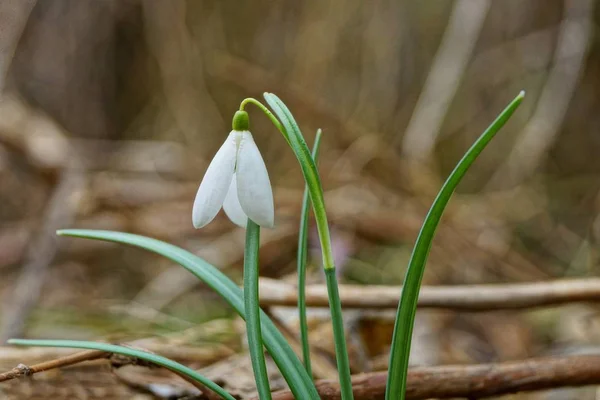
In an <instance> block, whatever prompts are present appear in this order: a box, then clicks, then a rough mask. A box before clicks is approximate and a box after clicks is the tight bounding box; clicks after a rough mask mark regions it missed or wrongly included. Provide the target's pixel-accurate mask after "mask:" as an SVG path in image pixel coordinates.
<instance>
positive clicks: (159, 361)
mask: <svg viewBox="0 0 600 400" xmlns="http://www.w3.org/2000/svg"><path fill="white" fill-rule="evenodd" d="M8 343H9V344H16V345H18V346H39V347H67V348H74V349H89V350H100V351H105V352H107V353H115V354H121V355H124V356H128V357H135V358H139V359H140V360H144V361H148V362H151V363H152V364H156V365H160V366H161V367H164V368H166V369H169V370H171V371H176V372H178V373H180V374H182V375H185V376H187V377H189V378H191V379H193V380H195V381H197V382H200V383H201V384H203V385H204V386H206V387H207V388H209V389H211V390H212V391H213V392H215V393H217V394H218V395H219V396H221V397H222V398H223V399H227V400H235V397H233V396H232V395H230V394H229V393H227V392H226V391H225V390H224V389H223V388H222V387H221V386H219V385H217V384H216V383H214V382H213V381H211V380H210V379H208V378H207V377H205V376H204V375H202V374H199V373H198V372H196V371H194V370H193V369H191V368H189V367H186V366H185V365H182V364H179V363H178V362H176V361H173V360H170V359H168V358H166V357H163V356H159V355H158V354H153V353H148V352H147V351H143V350H138V349H133V348H131V347H126V346H118V345H114V344H108V343H97V342H86V341H80V340H28V339H9V340H8Z"/></svg>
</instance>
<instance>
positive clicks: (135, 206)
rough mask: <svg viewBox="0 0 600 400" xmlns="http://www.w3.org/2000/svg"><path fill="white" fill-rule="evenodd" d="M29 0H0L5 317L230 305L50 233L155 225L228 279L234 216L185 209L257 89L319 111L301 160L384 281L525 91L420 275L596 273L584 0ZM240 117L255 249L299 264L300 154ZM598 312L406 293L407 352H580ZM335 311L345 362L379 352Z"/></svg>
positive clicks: (593, 84)
mask: <svg viewBox="0 0 600 400" xmlns="http://www.w3.org/2000/svg"><path fill="white" fill-rule="evenodd" d="M19 4H20V5H19ZM15 7H16V9H17V12H16V14H6V10H15ZM19 7H21V8H23V9H22V10H19ZM26 7H27V5H26V2H22V3H18V2H14V1H10V0H2V1H1V2H0V20H1V19H2V16H3V15H9V17H10V18H9V20H10V21H12V22H13V23H12V24H6V25H3V26H6V27H7V28H6V29H4V28H3V30H2V32H1V35H0V40H4V43H0V55H2V57H3V58H2V60H0V61H2V63H4V64H5V65H8V62H7V59H8V60H10V56H6V54H10V53H11V52H14V58H13V59H12V63H11V65H10V68H9V69H8V71H6V70H4V71H0V72H1V73H3V74H4V73H6V84H5V87H6V90H5V92H4V94H3V97H2V101H1V103H0V205H1V206H0V270H1V272H2V275H3V277H4V279H2V281H1V282H0V290H1V293H2V295H3V296H4V297H3V298H4V302H3V304H4V312H3V314H2V316H3V318H2V320H1V321H2V326H3V331H2V332H3V334H4V335H8V334H10V335H14V334H27V335H29V336H44V337H50V336H51V337H69V338H99V337H105V338H106V337H108V338H113V339H131V338H139V337H140V336H144V335H160V334H163V333H165V332H170V331H173V330H175V331H176V330H181V329H183V328H186V327H189V326H190V325H193V324H196V323H199V322H202V321H207V320H211V319H213V318H216V317H221V316H227V315H229V311H228V310H227V309H226V308H224V307H223V306H222V305H221V304H220V303H219V302H218V300H217V299H216V297H215V296H214V295H213V294H211V293H209V292H208V291H206V290H203V289H202V288H201V285H198V284H196V283H195V282H193V281H191V280H190V279H189V276H188V274H187V273H186V272H183V271H180V270H179V269H178V268H177V267H174V266H173V265H171V264H170V263H167V262H164V261H163V260H160V259H157V258H156V257H152V256H149V255H148V254H145V253H142V252H141V251H137V250H131V249H126V248H122V247H118V246H114V245H109V244H102V243H90V242H85V241H78V240H67V239H61V240H56V239H55V238H54V234H53V231H54V229H56V228H59V227H87V228H102V229H115V230H123V231H128V232H135V233H141V234H144V235H148V236H153V237H158V238H161V239H165V240H168V241H170V242H172V243H175V244H178V245H182V246H184V247H185V248H187V249H191V250H193V251H195V252H197V253H198V254H200V255H201V256H203V257H204V258H206V259H207V260H208V261H210V262H212V263H213V264H215V265H217V266H219V267H222V268H223V269H226V270H227V271H228V273H231V275H232V276H234V277H239V274H240V270H239V269H240V265H241V258H242V250H243V249H242V246H243V232H241V231H239V230H237V229H234V228H233V226H232V224H230V223H229V222H228V221H227V220H226V218H224V217H223V216H219V217H218V218H217V220H216V221H215V222H214V223H212V224H211V225H209V227H207V228H206V229H203V230H201V231H195V230H193V228H192V226H191V221H190V219H191V218H190V212H191V204H192V199H193V196H194V193H195V190H196V187H197V184H198V183H199V181H200V179H201V177H202V175H203V173H204V170H205V168H206V166H207V163H208V162H209V160H210V157H211V155H212V154H213V153H214V151H215V150H216V149H217V148H218V146H219V145H220V144H221V142H222V140H223V138H224V137H225V135H226V134H227V132H228V128H229V119H230V116H231V115H232V113H233V111H234V110H235V109H236V107H237V106H238V104H239V101H240V100H241V99H243V98H244V97H247V96H253V97H256V98H260V96H261V93H262V92H264V91H271V92H274V93H277V94H278V95H279V96H280V97H281V98H282V99H283V100H284V101H286V103H287V104H288V105H289V106H290V108H291V110H292V111H293V112H294V114H295V116H296V118H297V120H298V121H299V123H300V125H301V127H302V129H303V131H304V133H305V135H306V136H307V137H308V139H309V141H310V140H311V139H312V138H313V135H314V132H315V131H316V129H317V128H322V129H323V131H324V143H323V146H322V153H321V154H322V156H321V160H322V161H321V162H320V168H321V172H322V175H323V179H324V185H325V189H326V191H327V193H326V196H327V204H328V207H329V213H330V214H331V217H332V225H333V232H334V235H335V236H334V239H335V247H336V254H337V256H338V265H339V267H340V268H341V269H342V273H343V276H344V279H345V280H346V281H348V282H359V283H364V284H391V283H400V282H401V280H402V277H403V273H404V268H405V264H406V261H407V259H408V256H409V253H410V248H411V246H412V243H413V241H414V238H415V236H416V233H417V230H418V227H419V224H420V222H421V221H422V219H423V217H424V215H425V213H426V211H427V208H428V206H429V204H430V202H431V200H432V199H433V196H434V195H435V192H436V191H437V189H438V188H439V185H440V184H441V182H442V181H443V179H444V177H445V176H446V175H447V174H448V172H449V171H450V169H451V168H452V167H453V165H454V163H455V162H456V161H457V160H458V158H459V157H460V155H461V154H462V153H463V152H464V151H465V150H466V148H467V147H468V146H469V145H470V144H471V142H472V141H473V140H474V139H475V138H476V137H477V135H479V133H480V132H481V131H482V130H483V129H484V128H485V126H487V124H488V123H489V122H490V121H491V120H492V119H493V118H494V116H495V115H496V114H497V113H498V112H499V110H500V109H501V108H502V107H503V106H504V105H505V104H506V103H507V102H508V101H509V100H510V99H511V98H512V97H513V96H514V95H516V94H517V93H518V91H519V90H521V89H525V90H526V91H527V100H526V102H525V103H524V105H523V106H522V107H521V109H520V110H519V112H518V113H517V114H516V115H515V117H514V118H513V119H512V120H511V121H510V122H509V124H508V125H507V126H506V127H505V129H504V130H503V131H502V132H501V134H500V135H499V136H498V138H496V139H495V140H494V143H493V144H492V145H491V148H490V149H488V150H487V151H486V152H485V153H484V154H483V155H482V156H481V158H480V160H478V161H477V164H476V166H475V167H474V168H473V170H472V171H470V172H469V174H468V176H467V177H466V178H465V181H464V183H463V184H462V185H461V187H460V189H459V192H458V193H457V194H456V196H455V198H454V199H453V201H452V203H451V205H450V207H449V209H448V212H447V215H446V217H445V219H444V221H443V226H442V227H441V228H440V230H439V233H438V236H437V238H436V241H435V243H434V247H433V250H432V257H431V260H430V263H429V266H428V270H427V271H426V277H425V282H426V283H428V284H438V283H439V284H442V283H444V284H453V283H456V284H458V283H461V284H464V283H483V282H520V281H536V280H546V279H552V278H559V277H575V276H582V277H584V276H591V275H594V274H596V273H597V271H598V266H599V254H598V239H599V238H600V218H599V217H598V216H599V213H600V192H599V189H600V179H598V174H599V173H600V158H599V157H598V156H597V154H598V152H599V150H600V140H599V136H598V127H599V126H600V116H599V115H598V113H597V111H596V110H597V109H598V106H599V104H598V101H599V93H600V83H599V82H598V77H599V76H600V75H599V71H600V58H599V55H600V48H599V46H598V40H597V33H596V32H597V30H596V26H597V23H598V17H597V15H598V11H597V9H598V7H597V2H595V1H592V0H565V1H559V0H552V1H548V0H530V1H527V2H523V1H517V0H507V1H491V0H456V1H452V2H451V1H448V2H433V1H431V2H410V1H390V0H387V1H373V2H360V1H353V0H348V1H330V2H320V1H304V2H289V1H277V2H275V1H264V0H261V1H253V2H247V3H243V4H239V2H237V1H232V0H223V1H203V2H197V1H183V0H173V1H152V0H128V1H123V0H121V1H116V0H115V1H93V0H84V1H80V0H40V1H37V4H35V6H34V7H33V10H32V11H31V14H30V15H29V19H28V20H27V19H26V18H25V17H26V15H27V10H26V9H25V8H26ZM19 12H20V13H21V14H19ZM11 15H12V16H11ZM14 15H17V17H14ZM19 15H20V16H21V17H18V16H19ZM23 16H25V17H23ZM19 18H20V19H19ZM19 21H21V24H19ZM25 22H26V24H25ZM21 26H24V29H23V32H22V35H20V32H21V29H20V28H19V27H21ZM11 29H12V30H11ZM7 32H8V33H7ZM19 35H20V40H18V43H17V42H16V38H19ZM5 49H8V50H5ZM10 49H13V50H10ZM15 49H16V50H15ZM7 57H8V58H7ZM2 63H0V66H2ZM251 117H252V121H251V122H252V130H253V134H254V136H255V138H256V140H257V142H258V144H259V146H260V147H261V150H262V152H263V156H264V157H265V160H266V163H267V165H268V169H269V172H270V175H271V179H272V182H273V183H274V186H275V200H276V207H277V210H276V218H277V227H276V229H274V230H273V231H270V232H265V234H264V250H263V252H262V253H261V259H262V266H261V268H262V271H263V274H264V275H265V276H270V277H277V278H284V277H285V276H286V275H288V274H290V273H291V272H293V270H294V260H295V255H294V253H295V242H296V228H297V221H298V210H299V206H300V198H301V191H302V189H303V186H302V181H301V175H300V173H299V171H298V169H297V167H296V165H295V160H294V159H293V157H292V154H291V152H289V151H288V150H287V149H286V146H285V142H284V141H283V140H279V138H276V139H275V140H271V138H274V137H276V136H277V134H276V132H275V130H274V129H273V128H272V127H271V126H269V123H268V121H267V120H266V119H265V118H263V117H262V116H261V115H260V114H259V113H257V112H253V113H252V114H251ZM313 243H316V241H315V240H313ZM318 260H319V257H313V261H314V263H315V264H318ZM316 267H318V265H315V268H314V274H313V278H312V279H313V280H314V281H320V275H319V272H318V268H316ZM287 279H289V277H288V278H287ZM15 304H20V305H21V306H19V307H20V308H18V309H17V311H18V312H17V313H14V312H13V313H12V314H14V315H12V316H11V311H14V310H15V307H16V306H15ZM134 305H139V307H138V308H136V307H134ZM144 307H148V308H144ZM124 310H125V311H124ZM136 310H137V311H140V310H141V311H140V312H136ZM142 311H143V312H142ZM30 312H31V314H30ZM597 315H598V307H597V306H596V305H586V306H584V305H574V306H571V307H561V308H556V309H550V310H543V311H532V312H506V311H499V312H490V313H486V314H476V315H473V314H468V313H455V312H448V311H444V312H438V311H427V312H421V313H420V314H419V319H418V329H417V330H418V339H417V341H416V342H415V345H414V362H415V363H416V364H442V363H459V362H465V363H476V362H484V361H496V360H514V359H521V358H525V357H529V356H534V355H541V354H549V353H551V354H556V353H569V352H581V351H597V350H598V348H597V343H598V342H599V339H600V336H599V335H598V318H597ZM348 318H349V320H351V321H352V324H351V325H352V326H351V328H352V329H351V331H352V332H353V333H352V338H353V339H356V341H357V342H358V344H356V343H355V345H354V346H353V347H354V348H355V349H357V350H356V351H357V354H356V355H355V357H354V358H355V359H354V369H355V371H356V372H358V371H360V370H369V369H382V368H385V362H386V360H385V353H386V351H387V348H386V346H387V343H388V342H389V339H388V338H387V336H388V335H389V327H388V325H389V320H388V319H386V318H384V317H381V316H379V317H377V318H376V321H379V322H378V324H375V323H374V322H373V317H372V316H370V315H368V314H365V315H363V314H360V313H359V314H358V315H354V314H353V315H351V316H349V317H348ZM382 318H383V319H382ZM175 319H176V320H177V321H178V322H174V321H175ZM24 324H26V325H24ZM378 325H382V326H383V328H382V329H377V326H378ZM315 335H323V337H327V335H328V333H327V329H326V328H318V327H317V328H315ZM361 341H362V342H365V343H368V346H365V345H364V344H362V345H361V344H360V342H361ZM361 351H362V352H364V353H365V354H362V356H361ZM361 357H362V358H361ZM361 360H362V361H361ZM365 360H366V361H365ZM10 367H12V365H10ZM588 392H589V394H586V395H589V396H591V397H590V398H594V395H593V392H594V390H593V389H591V390H590V391H588ZM586 393H587V392H586ZM544 396H546V395H544ZM547 396H552V394H548V395H547ZM558 396H559V397H557V398H578V399H582V398H585V395H584V394H582V393H581V392H579V393H577V394H564V393H562V394H559V395H558ZM565 396H567V397H565ZM568 396H571V397H568ZM513 397H514V398H523V399H529V398H552V397H543V396H542V397H540V396H538V395H536V396H532V395H528V396H525V395H523V396H513ZM513 397H511V398H513Z"/></svg>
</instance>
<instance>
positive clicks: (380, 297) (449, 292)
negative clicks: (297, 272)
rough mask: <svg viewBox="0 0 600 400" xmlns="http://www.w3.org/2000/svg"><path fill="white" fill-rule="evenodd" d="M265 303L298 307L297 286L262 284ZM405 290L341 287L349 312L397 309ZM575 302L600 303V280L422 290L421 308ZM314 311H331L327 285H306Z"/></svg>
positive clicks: (486, 308) (264, 281) (264, 280)
mask: <svg viewBox="0 0 600 400" xmlns="http://www.w3.org/2000/svg"><path fill="white" fill-rule="evenodd" d="M260 286H261V287H260V293H261V299H260V302H261V305H262V306H263V307H266V306H290V307H295V306H296V305H297V291H296V289H295V287H294V286H293V285H291V284H288V283H285V282H281V281H277V280H274V279H268V278H261V280H260ZM401 291H402V287H401V286H379V285H377V286H360V285H340V299H341V302H342V306H343V307H345V308H374V309H381V308H396V307H397V306H398V299H399V298H400V292H401ZM574 302H600V278H586V279H564V280H562V279H561V280H555V281H549V282H535V283H516V284H486V285H454V286H422V287H421V292H420V295H419V303H418V306H419V307H422V308H443V309H453V310H463V311H489V310H506V309H525V308H534V307H543V306H553V305H558V304H566V303H574ZM306 304H307V306H309V307H328V306H329V303H328V297H327V289H326V287H325V286H324V285H308V286H307V287H306Z"/></svg>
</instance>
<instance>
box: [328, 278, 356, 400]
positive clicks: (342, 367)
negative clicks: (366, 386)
mask: <svg viewBox="0 0 600 400" xmlns="http://www.w3.org/2000/svg"><path fill="white" fill-rule="evenodd" d="M325 279H326V281H327V294H328V295H329V310H330V312H331V323H332V324H333V340H334V343H335V354H336V355H337V357H336V359H337V367H338V373H339V376H340V389H341V394H342V399H353V398H354V395H353V393H352V379H351V375H350V361H349V360H348V349H347V348H346V336H345V333H344V322H343V320H342V303H341V302H340V294H339V291H338V283H337V276H336V273H335V268H329V269H326V270H325ZM342 354H345V355H346V357H340V355H342Z"/></svg>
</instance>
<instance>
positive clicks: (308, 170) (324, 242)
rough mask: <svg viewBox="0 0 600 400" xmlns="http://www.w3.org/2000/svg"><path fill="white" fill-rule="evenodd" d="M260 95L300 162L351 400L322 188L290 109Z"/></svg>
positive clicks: (345, 394) (345, 396)
mask: <svg viewBox="0 0 600 400" xmlns="http://www.w3.org/2000/svg"><path fill="white" fill-rule="evenodd" d="M263 96H264V98H265V100H266V102H267V103H268V104H269V106H270V107H271V109H272V110H273V113H274V114H275V115H276V116H277V118H279V121H280V122H281V125H282V126H283V130H281V129H280V130H281V132H282V134H283V136H284V137H287V140H288V143H289V145H290V147H291V148H292V150H293V152H294V154H295V156H296V158H297V159H298V162H299V163H300V167H301V169H302V175H304V180H305V182H306V186H307V187H308V190H309V193H310V200H311V202H312V206H313V212H314V214H315V221H316V225H317V230H318V232H319V241H320V243H321V250H322V254H323V268H324V270H325V275H326V277H327V289H328V290H327V294H328V296H329V309H330V312H331V325H332V327H333V337H334V344H335V355H336V357H335V358H336V361H337V367H338V374H339V379H340V389H341V395H342V396H341V397H342V400H352V399H353V398H354V395H353V393H352V380H351V376H350V361H349V359H348V349H347V346H346V338H345V333H344V322H343V319H342V305H341V302H340V298H339V293H338V289H337V275H336V273H335V263H334V260H333V251H332V248H331V236H330V234H329V223H328V221H327V213H326V210H325V200H324V196H323V187H322V186H321V178H320V177H319V171H318V169H317V166H316V164H315V161H314V160H313V158H312V156H311V154H310V150H309V149H308V146H307V145H306V141H305V140H304V136H302V132H301V131H300V127H299V126H298V124H297V123H296V120H295V119H294V116H293V115H292V113H291V112H290V110H289V109H288V108H287V106H286V105H285V104H284V103H283V101H281V99H279V97H277V96H275V95H274V94H273V93H265V94H264V95H263Z"/></svg>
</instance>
